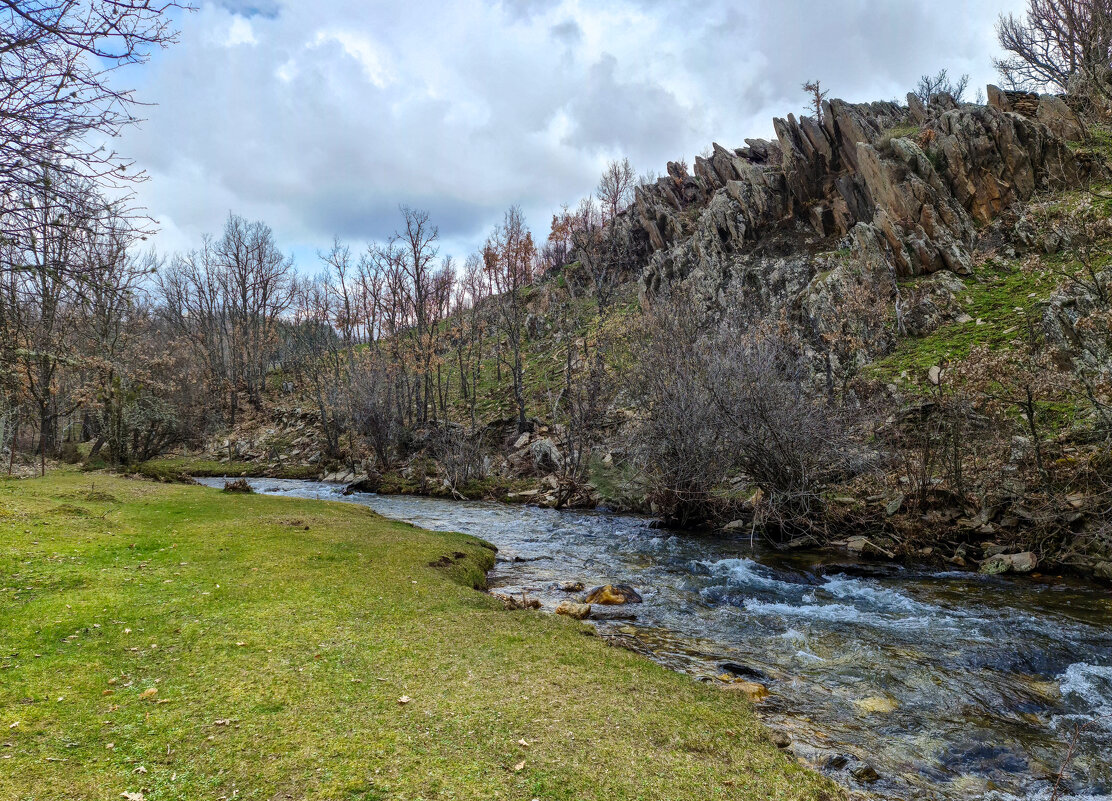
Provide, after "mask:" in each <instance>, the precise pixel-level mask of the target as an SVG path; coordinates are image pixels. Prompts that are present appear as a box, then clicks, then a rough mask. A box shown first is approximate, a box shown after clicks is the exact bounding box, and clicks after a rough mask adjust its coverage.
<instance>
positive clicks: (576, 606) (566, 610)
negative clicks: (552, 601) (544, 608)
mask: <svg viewBox="0 0 1112 801" xmlns="http://www.w3.org/2000/svg"><path fill="white" fill-rule="evenodd" d="M556 614H558V615H567V616H568V617H570V618H574V619H575V620H586V619H587V617H588V616H589V615H590V614H591V605H590V604H580V603H576V602H575V601H561V602H560V605H559V606H557V607H556Z"/></svg>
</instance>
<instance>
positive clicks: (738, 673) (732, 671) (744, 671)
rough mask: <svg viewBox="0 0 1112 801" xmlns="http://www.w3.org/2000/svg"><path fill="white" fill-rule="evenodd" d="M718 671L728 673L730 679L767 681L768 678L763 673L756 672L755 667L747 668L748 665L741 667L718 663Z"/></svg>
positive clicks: (736, 664) (733, 663) (728, 663)
mask: <svg viewBox="0 0 1112 801" xmlns="http://www.w3.org/2000/svg"><path fill="white" fill-rule="evenodd" d="M718 669H719V670H720V671H722V672H723V673H728V674H729V675H730V676H731V677H732V678H744V679H756V680H758V681H768V676H767V675H766V674H765V672H764V671H762V670H758V669H757V668H755V667H749V666H748V665H742V664H740V663H738V662H719V663H718Z"/></svg>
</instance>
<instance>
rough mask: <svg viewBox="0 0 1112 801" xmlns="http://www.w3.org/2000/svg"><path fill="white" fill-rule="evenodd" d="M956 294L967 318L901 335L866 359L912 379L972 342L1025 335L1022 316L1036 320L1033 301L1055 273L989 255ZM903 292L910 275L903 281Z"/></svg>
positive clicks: (953, 358)
mask: <svg viewBox="0 0 1112 801" xmlns="http://www.w3.org/2000/svg"><path fill="white" fill-rule="evenodd" d="M963 280H964V282H965V287H966V291H965V292H963V293H961V294H960V295H959V296H958V302H959V305H960V307H961V310H962V311H963V312H964V313H965V314H966V315H968V317H969V318H970V319H969V321H968V322H950V323H947V324H944V325H942V326H940V327H939V328H938V329H936V330H935V331H933V332H931V333H930V334H928V335H926V336H923V337H903V338H901V339H900V340H899V343H898V345H897V346H896V349H895V351H893V352H892V353H891V354H889V355H888V356H886V357H885V358H883V359H880V360H878V361H877V362H875V363H874V364H873V365H871V367H870V370H871V371H872V372H873V373H874V374H875V375H876V376H877V377H879V378H885V379H889V380H891V379H896V378H899V377H900V376H901V375H902V374H903V373H904V372H905V371H906V373H907V377H908V378H910V379H912V380H919V379H922V378H923V377H924V376H925V374H926V372H927V370H928V369H930V368H931V367H932V366H934V365H936V364H942V363H944V362H949V363H951V364H952V363H956V362H959V361H961V360H962V359H964V358H965V357H966V356H968V355H969V352H970V351H971V350H972V349H973V348H975V347H978V346H986V347H989V348H991V349H996V348H1009V347H1012V346H1013V343H1015V342H1017V341H1018V342H1021V341H1023V339H1024V338H1025V337H1026V336H1027V335H1028V320H1029V319H1030V320H1032V321H1033V322H1034V323H1036V324H1037V322H1038V317H1039V314H1040V312H1039V304H1040V303H1042V302H1044V301H1045V300H1046V299H1047V298H1049V297H1050V295H1051V294H1053V292H1054V290H1055V289H1057V288H1058V286H1059V285H1060V284H1061V281H1062V279H1061V277H1060V276H1059V275H1057V274H1054V273H1052V272H1050V271H1049V270H1041V269H1030V268H1028V267H1025V266H1023V265H1021V264H1019V263H1018V262H1015V261H1002V260H993V261H989V262H986V263H985V264H983V265H981V266H979V267H978V268H977V270H976V272H975V273H974V275H972V276H968V277H966V278H965V279H963ZM904 291H905V292H914V291H915V281H914V280H909V281H906V282H904Z"/></svg>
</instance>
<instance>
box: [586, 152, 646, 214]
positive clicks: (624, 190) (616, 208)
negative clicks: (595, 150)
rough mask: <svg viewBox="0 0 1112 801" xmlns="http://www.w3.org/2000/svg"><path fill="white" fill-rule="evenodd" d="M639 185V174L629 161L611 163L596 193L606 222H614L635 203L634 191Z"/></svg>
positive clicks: (604, 172) (600, 180)
mask: <svg viewBox="0 0 1112 801" xmlns="http://www.w3.org/2000/svg"><path fill="white" fill-rule="evenodd" d="M636 185H637V174H636V173H635V172H634V171H633V167H632V166H631V165H630V163H629V159H622V160H621V161H611V162H610V163H609V164H607V165H606V169H605V170H604V171H603V173H602V177H601V178H600V179H599V182H598V188H597V189H596V190H595V193H596V194H597V195H598V199H599V202H600V203H601V204H602V210H603V214H604V215H605V216H606V221H610V220H613V219H614V218H615V217H617V216H618V214H620V213H621V212H623V211H625V210H626V208H627V207H628V206H629V204H630V203H631V202H632V201H633V189H634V187H635V186H636Z"/></svg>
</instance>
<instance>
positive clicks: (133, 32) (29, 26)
mask: <svg viewBox="0 0 1112 801" xmlns="http://www.w3.org/2000/svg"><path fill="white" fill-rule="evenodd" d="M186 7H187V6H183V5H181V4H179V3H176V2H173V1H172V0H166V1H165V2H150V0H38V1H37V2H24V1H23V0H0V30H2V31H3V33H2V34H0V199H2V200H0V202H3V203H4V205H5V206H8V207H9V210H12V209H18V206H9V204H10V203H11V201H12V200H13V193H14V192H16V191H17V189H18V188H19V187H30V186H34V185H36V184H38V183H39V182H40V181H41V180H42V178H43V175H44V174H45V172H46V171H51V172H53V173H55V174H58V175H59V176H64V177H65V178H66V179H68V180H64V181H63V180H58V181H56V183H57V184H58V186H57V187H56V188H55V189H54V191H55V192H56V193H57V192H64V191H71V190H72V191H79V190H78V189H77V187H78V186H80V180H78V179H81V180H91V181H92V182H93V183H95V184H98V185H100V186H102V187H114V188H119V187H122V186H126V185H127V184H128V183H129V182H134V181H137V180H142V178H143V174H142V173H141V172H137V171H135V170H134V168H133V165H132V163H131V162H130V161H129V160H127V159H125V158H123V157H121V156H120V155H119V154H117V153H116V152H115V151H114V150H111V149H110V147H108V146H107V145H106V143H107V142H110V141H111V140H112V139H113V138H114V137H116V136H118V135H119V134H120V132H121V131H122V130H123V129H124V128H125V127H127V126H129V125H131V124H133V123H135V122H136V121H137V118H136V116H135V108H136V105H137V100H136V98H135V96H134V93H133V91H132V90H130V89H126V88H122V87H117V86H114V85H113V83H112V81H111V80H110V79H111V77H112V75H113V73H114V72H115V71H117V70H118V69H120V68H121V67H124V66H129V65H134V64H142V63H144V62H146V61H147V60H148V59H149V58H150V54H151V52H152V51H153V50H154V49H156V48H160V47H166V46H168V45H169V44H171V43H173V42H174V41H175V40H176V32H175V30H174V28H173V26H172V22H171V19H170V11H171V10H173V9H179V8H186ZM124 219H128V220H129V221H130V222H132V223H136V224H138V225H139V226H140V227H142V221H141V220H140V218H139V216H138V215H134V216H125V218H124ZM4 224H5V228H6V229H8V232H10V230H11V228H12V227H15V228H16V229H24V230H26V229H28V227H33V226H34V220H33V216H23V215H18V214H16V215H9V216H6V217H5V220H4Z"/></svg>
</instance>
